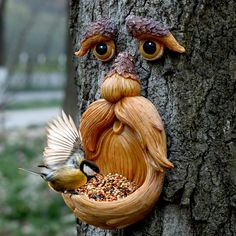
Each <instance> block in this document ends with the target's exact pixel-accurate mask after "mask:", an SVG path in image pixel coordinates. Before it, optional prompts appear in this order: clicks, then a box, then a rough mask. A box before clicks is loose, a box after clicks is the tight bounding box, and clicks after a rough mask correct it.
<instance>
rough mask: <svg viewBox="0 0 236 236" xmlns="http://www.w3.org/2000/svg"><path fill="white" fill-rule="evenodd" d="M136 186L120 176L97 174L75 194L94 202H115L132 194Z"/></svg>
mask: <svg viewBox="0 0 236 236" xmlns="http://www.w3.org/2000/svg"><path fill="white" fill-rule="evenodd" d="M137 188H138V186H137V185H136V184H135V183H134V182H130V181H129V180H128V179H127V178H125V177H124V176H122V175H120V174H111V173H109V174H107V175H101V174H97V175H96V176H95V177H94V178H92V179H90V180H89V181H88V183H87V184H85V185H83V186H82V187H80V188H79V189H78V190H77V191H76V192H77V193H78V194H83V195H85V196H87V197H88V198H90V199H94V200H95V201H100V202H101V201H115V200H118V199H121V198H124V197H127V196H128V195H129V194H131V193H133V192H134V191H135V190H136V189H137Z"/></svg>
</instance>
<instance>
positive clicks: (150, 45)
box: [143, 41, 156, 54]
mask: <svg viewBox="0 0 236 236" xmlns="http://www.w3.org/2000/svg"><path fill="white" fill-rule="evenodd" d="M143 50H144V52H145V53H147V54H153V53H155V52H156V44H155V43H154V42H153V41H146V42H145V43H144V44H143Z"/></svg>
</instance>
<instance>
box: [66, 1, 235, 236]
mask: <svg viewBox="0 0 236 236" xmlns="http://www.w3.org/2000/svg"><path fill="white" fill-rule="evenodd" d="M70 8H71V24H70V30H71V32H72V36H73V45H74V50H77V49H78V46H79V42H80V40H81V37H82V35H83V33H84V32H85V30H86V28H87V26H88V25H89V23H90V22H91V21H94V20H98V19H101V18H103V17H111V18H112V19H114V20H115V21H116V22H117V24H118V28H119V35H118V39H117V48H118V51H119V52H121V51H128V52H129V53H131V54H132V55H133V56H134V58H135V61H136V70H137V73H138V75H139V77H140V80H141V83H142V94H143V95H144V96H145V97H147V98H149V99H150V100H151V101H152V102H153V103H154V104H155V106H156V107H157V108H158V109H159V111H160V114H161V116H162V119H163V121H164V124H165V128H166V133H167V137H168V158H169V160H170V161H171V162H172V163H173V164H174V165H175V168H174V169H173V170H170V171H167V174H166V181H165V185H164V189H163V193H162V197H161V200H160V201H159V202H158V204H157V205H156V207H155V209H153V211H152V213H151V214H150V215H149V216H148V217H147V218H146V219H145V220H144V221H142V222H139V223H138V224H136V225H132V226H130V227H128V228H126V229H123V230H116V231H105V230H101V229H98V228H95V227H93V226H89V225H86V224H84V223H81V222H79V221H78V224H77V230H78V235H86V236H96V235H99V236H100V235H127V236H132V235H140V236H141V235H153V236H154V235H162V236H172V235H173V236H176V235H178V236H181V235H183V236H188V235H206V236H211V235H236V233H235V232H236V214H235V207H236V193H235V190H236V160H235V156H236V108H235V104H236V95H235V92H236V79H235V77H236V57H235V48H236V22H235V9H236V2H235V1H234V0H228V1H227V0H226V1H223V0H218V1H210V0H203V1H200V0H197V1H186V0H180V1H177V0H173V1H155V0H144V1H141V0H140V1H124V0H122V1H117V0H113V1H105V0H97V1H88V0H81V1H77V0H71V2H70ZM131 13H133V14H135V15H139V16H143V17H153V18H154V19H156V20H158V21H160V22H161V24H163V25H164V26H166V27H169V28H170V30H171V32H172V34H173V35H174V36H175V38H176V39H177V40H178V41H179V42H180V43H181V44H182V45H183V46H184V47H185V48H186V50H187V52H186V54H185V55H180V54H177V53H173V52H171V51H169V50H166V51H165V54H164V56H163V57H162V58H161V59H160V60H158V61H156V62H147V61H144V60H143V59H142V58H141V57H140V56H139V53H138V44H137V41H136V40H135V39H132V38H131V37H130V36H128V34H127V30H126V28H125V25H124V19H125V18H126V17H127V16H128V15H130V14H131ZM74 63H75V66H76V82H77V91H78V107H79V114H78V117H79V118H80V116H81V114H82V113H83V112H84V111H85V109H86V108H87V106H88V105H89V104H90V103H91V102H93V101H94V100H96V99H98V98H99V97H100V92H99V88H100V85H101V81H102V78H103V77H104V75H105V74H106V73H107V72H108V71H109V70H110V68H111V63H101V62H99V61H97V60H96V59H95V57H94V56H93V55H92V53H90V54H88V55H87V56H85V57H84V58H82V59H77V58H74ZM144 201H145V199H144Z"/></svg>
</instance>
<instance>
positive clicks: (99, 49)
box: [96, 43, 107, 55]
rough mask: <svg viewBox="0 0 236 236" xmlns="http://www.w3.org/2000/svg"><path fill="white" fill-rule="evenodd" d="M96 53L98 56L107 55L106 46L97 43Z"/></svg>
mask: <svg viewBox="0 0 236 236" xmlns="http://www.w3.org/2000/svg"><path fill="white" fill-rule="evenodd" d="M96 52H97V53H98V54H100V55H104V54H106V53H107V45H106V44H105V43H98V44H97V45H96Z"/></svg>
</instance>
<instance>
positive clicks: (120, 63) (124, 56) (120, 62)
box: [106, 52, 138, 79]
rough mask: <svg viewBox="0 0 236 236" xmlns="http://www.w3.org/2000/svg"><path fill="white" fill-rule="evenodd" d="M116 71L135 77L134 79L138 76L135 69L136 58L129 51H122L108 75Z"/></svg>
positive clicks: (125, 76)
mask: <svg viewBox="0 0 236 236" xmlns="http://www.w3.org/2000/svg"><path fill="white" fill-rule="evenodd" d="M115 73H117V74H119V75H121V76H123V77H124V78H127V77H134V79H137V77H138V76H137V74H136V71H135V65H134V59H133V57H132V56H131V55H130V54H129V53H128V52H120V53H119V54H118V56H117V58H116V59H115V61H114V63H113V65H112V67H111V70H110V72H109V73H108V74H107V76H106V77H110V76H112V75H113V74H115Z"/></svg>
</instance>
